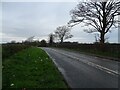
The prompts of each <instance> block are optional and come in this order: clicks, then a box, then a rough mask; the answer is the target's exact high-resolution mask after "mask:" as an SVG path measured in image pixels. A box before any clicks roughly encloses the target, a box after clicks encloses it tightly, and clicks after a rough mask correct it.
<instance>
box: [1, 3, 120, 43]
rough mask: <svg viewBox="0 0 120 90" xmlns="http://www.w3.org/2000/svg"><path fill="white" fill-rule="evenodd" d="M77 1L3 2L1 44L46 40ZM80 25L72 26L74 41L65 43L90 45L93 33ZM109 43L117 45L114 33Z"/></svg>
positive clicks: (92, 40)
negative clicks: (32, 39) (28, 39)
mask: <svg viewBox="0 0 120 90" xmlns="http://www.w3.org/2000/svg"><path fill="white" fill-rule="evenodd" d="M77 3H78V2H2V9H0V10H1V12H2V18H1V17H0V20H2V26H0V27H2V31H1V32H0V35H2V42H10V41H12V40H16V41H19V42H20V41H22V40H25V39H27V38H28V37H30V36H35V38H36V39H39V40H42V39H45V40H47V39H48V35H49V34H50V33H53V32H54V31H55V29H56V28H57V27H58V26H61V25H65V24H67V22H68V21H69V20H70V19H71V17H70V14H69V12H70V10H71V9H74V7H75V6H76V5H77ZM84 28H85V27H83V25H81V24H80V25H77V26H75V27H74V28H73V29H72V31H71V34H73V36H74V37H73V38H71V39H68V40H67V41H78V42H81V43H92V42H94V41H95V38H94V34H88V33H86V32H84V31H83V29H84ZM107 37H109V40H108V41H109V42H118V32H117V30H112V33H108V34H107Z"/></svg>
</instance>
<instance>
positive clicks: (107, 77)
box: [42, 48, 120, 88]
mask: <svg viewBox="0 0 120 90" xmlns="http://www.w3.org/2000/svg"><path fill="white" fill-rule="evenodd" d="M42 49H44V50H45V51H46V52H47V53H48V54H49V56H50V57H51V58H52V60H53V62H54V63H55V65H56V66H57V67H58V69H59V70H60V72H61V73H62V74H63V76H64V78H65V80H66V82H67V83H68V85H69V86H70V87H71V88H118V76H119V75H120V73H119V72H118V64H119V62H117V61H111V60H108V59H103V58H98V57H94V56H89V55H85V54H80V53H76V52H70V51H65V50H62V49H55V48H42Z"/></svg>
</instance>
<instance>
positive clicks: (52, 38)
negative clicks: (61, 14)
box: [49, 33, 54, 46]
mask: <svg viewBox="0 0 120 90" xmlns="http://www.w3.org/2000/svg"><path fill="white" fill-rule="evenodd" d="M53 43H54V34H52V33H51V34H50V35H49V45H50V46H51V45H52V44H53Z"/></svg>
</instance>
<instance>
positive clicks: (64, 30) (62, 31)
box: [55, 25, 73, 43]
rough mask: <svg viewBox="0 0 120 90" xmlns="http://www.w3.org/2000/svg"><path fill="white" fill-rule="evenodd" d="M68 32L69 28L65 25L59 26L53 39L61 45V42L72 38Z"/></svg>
mask: <svg viewBox="0 0 120 90" xmlns="http://www.w3.org/2000/svg"><path fill="white" fill-rule="evenodd" d="M70 30H71V28H70V27H68V26H66V25H64V26H59V27H57V28H56V31H55V37H56V38H58V39H59V40H60V42H61V43H63V40H65V39H69V38H72V37H73V35H71V34H70Z"/></svg>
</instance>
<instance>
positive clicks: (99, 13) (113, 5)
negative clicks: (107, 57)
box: [68, 0, 120, 44]
mask: <svg viewBox="0 0 120 90" xmlns="http://www.w3.org/2000/svg"><path fill="white" fill-rule="evenodd" d="M90 1H91V2H82V3H79V4H78V5H77V7H76V8H75V9H73V10H71V11H70V14H71V16H72V20H71V21H69V23H68V24H71V26H74V25H77V24H79V23H80V22H83V23H85V25H86V26H91V27H90V28H89V29H86V30H85V31H86V32H88V33H93V32H99V33H100V43H101V44H104V43H105V35H106V33H108V32H109V31H110V28H111V27H112V26H115V24H116V23H117V22H118V20H117V19H118V18H117V16H118V15H120V0H102V1H103V2H102V1H101V2H95V1H94V0H90Z"/></svg>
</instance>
